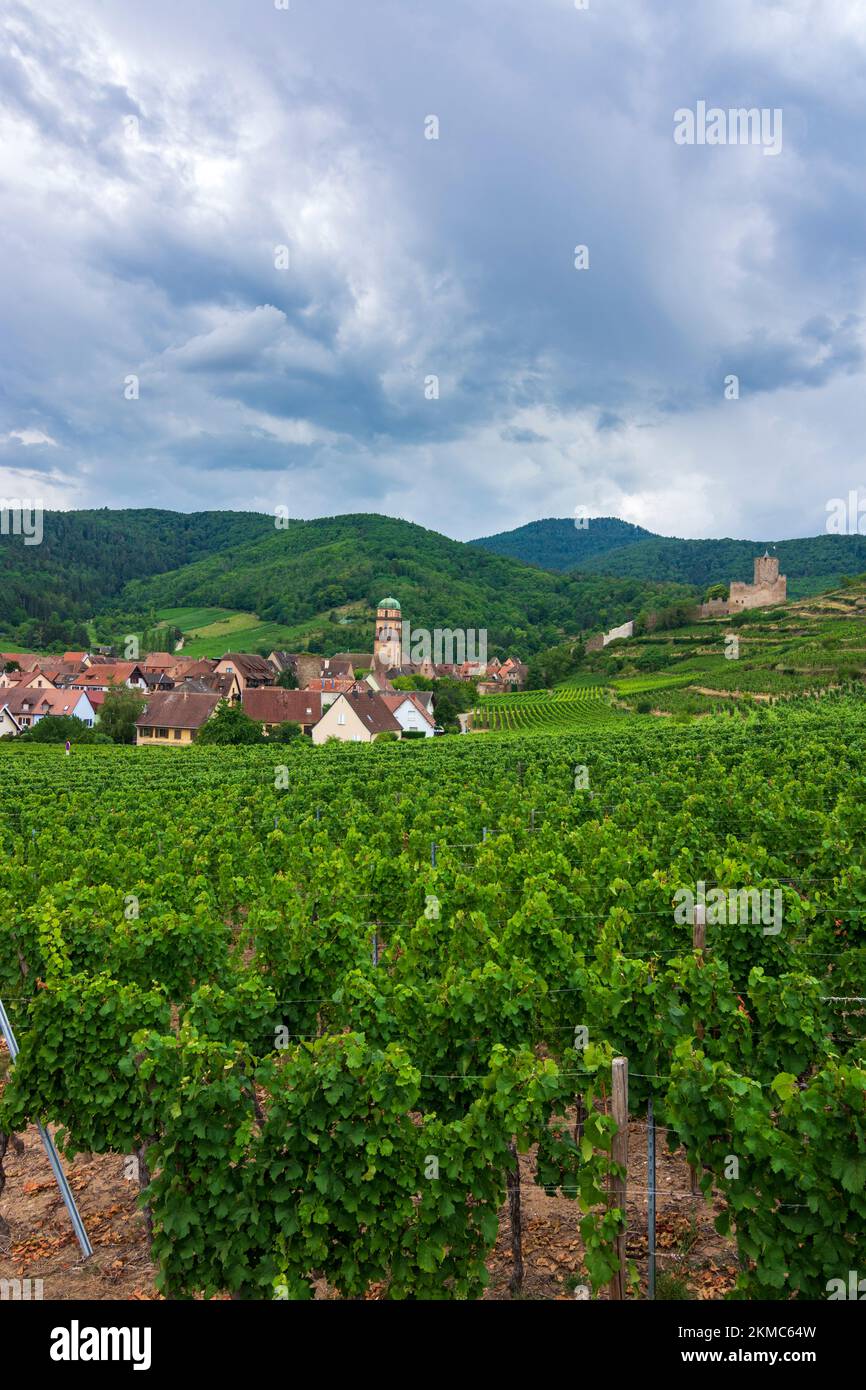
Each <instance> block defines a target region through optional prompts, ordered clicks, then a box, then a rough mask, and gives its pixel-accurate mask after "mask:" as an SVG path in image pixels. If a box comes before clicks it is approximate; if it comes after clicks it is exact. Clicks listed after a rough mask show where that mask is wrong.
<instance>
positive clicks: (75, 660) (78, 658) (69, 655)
mask: <svg viewBox="0 0 866 1390" xmlns="http://www.w3.org/2000/svg"><path fill="white" fill-rule="evenodd" d="M62 661H63V665H64V666H74V667H76V669H78V670H80V669H81V667H82V666H89V665H90V653H89V652H64V653H63V657H62Z"/></svg>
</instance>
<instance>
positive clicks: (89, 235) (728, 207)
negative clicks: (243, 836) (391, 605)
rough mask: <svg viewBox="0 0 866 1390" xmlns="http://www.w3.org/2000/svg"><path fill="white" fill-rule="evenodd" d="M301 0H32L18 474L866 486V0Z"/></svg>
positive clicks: (0, 64)
mask: <svg viewBox="0 0 866 1390" xmlns="http://www.w3.org/2000/svg"><path fill="white" fill-rule="evenodd" d="M282 3H283V0H276V3H275V0H147V3H146V4H137V3H132V0H63V3H55V0H41V3H40V4H39V6H37V7H28V8H25V7H24V6H23V5H20V6H19V5H18V4H17V3H15V0H11V4H10V5H8V6H7V8H6V11H5V13H6V18H5V20H4V35H3V42H2V56H0V196H2V245H3V255H2V258H0V295H2V316H3V321H4V331H3V334H2V341H0V354H2V360H0V495H5V496H7V497H21V498H33V497H37V498H41V499H43V500H44V502H45V504H46V505H50V506H59V507H80V506H161V507H171V508H177V509H180V510H201V509H209V508H221V507H227V508H235V509H256V510H261V511H273V510H274V508H275V507H277V506H287V507H288V508H289V512H290V514H291V515H292V516H298V517H313V516H319V515H330V514H334V513H339V512H346V511H380V512H385V513H388V514H389V515H394V516H403V517H406V518H409V519H411V520H413V521H417V522H420V523H421V524H423V525H425V526H429V527H432V528H433V529H435V530H440V531H444V532H445V533H447V534H449V535H452V536H457V537H460V538H469V537H473V536H477V535H480V534H482V535H483V534H487V533H489V532H491V531H494V530H499V529H504V528H506V527H510V526H514V525H519V524H521V523H523V522H525V521H529V520H532V519H535V518H538V517H544V516H568V515H571V514H573V513H574V511H575V508H580V509H588V511H589V512H590V513H591V514H604V515H610V514H614V515H618V516H621V517H624V518H626V519H628V520H631V521H635V522H639V523H641V524H643V525H646V526H649V527H651V528H652V529H654V530H658V531H662V532H665V533H667V534H676V535H689V536H724V535H736V536H744V537H751V538H754V539H764V538H780V537H783V536H794V535H807V534H816V533H818V532H820V531H822V530H823V529H824V526H825V520H826V514H827V502H828V499H830V498H832V497H834V496H839V495H843V494H847V492H848V490H849V489H851V488H861V487H862V488H866V457H864V454H866V431H864V403H866V391H864V344H866V321H864V247H866V225H864V223H866V217H864V208H866V179H864V172H863V171H864V152H866V5H864V4H863V3H862V0H784V2H783V3H779V4H776V3H772V0H726V2H725V3H724V4H718V3H715V2H714V0H697V2H695V0H692V3H688V4H686V3H683V0H588V7H587V8H585V9H578V8H577V6H576V4H575V0H365V3H358V0H288V5H289V7H288V8H286V9H283V8H277V5H278V4H282ZM699 102H705V103H706V104H707V107H708V108H720V109H721V111H722V112H723V113H727V112H728V111H729V110H731V109H735V108H740V107H747V108H758V109H764V110H766V111H767V112H768V118H769V115H771V113H773V112H781V116H780V117H778V118H773V119H777V120H778V121H780V122H781V126H780V127H779V129H780V130H781V133H782V137H783V138H782V148H781V150H780V151H779V152H778V153H766V152H765V148H764V146H763V145H761V144H740V143H736V142H735V141H734V139H733V134H732V137H731V140H730V141H728V143H724V144H720V143H715V144H710V143H704V144H699V143H694V144H680V143H677V141H676V140H675V139H674V132H675V127H676V122H675V117H674V113H675V112H676V111H678V110H691V111H694V112H695V113H697V111H698V103H699ZM432 117H435V118H436V119H435V121H433V120H431V119H430V118H432ZM696 119H697V117H696ZM437 123H438V132H437V130H436V125H437ZM718 129H719V127H718V126H717V133H718ZM722 129H723V132H724V127H722ZM730 129H731V131H732V132H733V127H732V126H731V127H730ZM437 133H438V139H432V138H427V137H428V136H430V135H434V134H437ZM578 246H584V247H586V248H587V252H586V253H585V254H584V255H578V256H577V257H576V255H575V248H576V247H578ZM576 259H578V260H582V261H585V260H587V259H588V262H589V264H588V268H582V269H577V268H576V266H575V260H576ZM730 377H737V378H738V383H739V395H738V398H729V397H732V395H733V392H734V391H735V389H736V388H735V387H733V386H732V385H730V384H729V385H728V387H727V390H726V384H725V383H726V379H729V378H730ZM434 378H435V379H436V381H434V380H433V379H434ZM437 382H438V397H437ZM136 397H137V398H136Z"/></svg>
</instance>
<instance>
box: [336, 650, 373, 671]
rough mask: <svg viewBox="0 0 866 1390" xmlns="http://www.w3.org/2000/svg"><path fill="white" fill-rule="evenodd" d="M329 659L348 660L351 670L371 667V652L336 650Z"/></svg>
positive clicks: (365, 669) (362, 669)
mask: <svg viewBox="0 0 866 1390" xmlns="http://www.w3.org/2000/svg"><path fill="white" fill-rule="evenodd" d="M331 660H332V661H348V662H349V664H350V665H351V667H352V670H353V671H354V670H358V671H370V670H372V667H373V653H372V652H336V653H335V654H334V655H333V656H332V657H331Z"/></svg>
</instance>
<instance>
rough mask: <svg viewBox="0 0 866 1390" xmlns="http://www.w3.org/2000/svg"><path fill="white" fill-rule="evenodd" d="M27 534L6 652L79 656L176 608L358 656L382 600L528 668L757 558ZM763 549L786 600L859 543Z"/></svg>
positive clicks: (520, 540) (307, 539)
mask: <svg viewBox="0 0 866 1390" xmlns="http://www.w3.org/2000/svg"><path fill="white" fill-rule="evenodd" d="M43 531H44V535H43V541H42V543H41V544H40V545H36V546H25V545H24V543H23V540H22V538H21V537H15V536H8V535H0V641H2V642H3V646H4V649H5V650H12V649H16V650H31V649H35V650H52V649H53V650H57V649H58V648H60V649H62V648H63V647H64V646H74V647H78V646H83V645H86V644H87V642H88V641H89V640H90V639H91V633H92V629H91V630H89V629H88V627H87V626H85V624H87V623H90V622H91V620H94V619H97V620H98V621H99V628H100V632H101V633H102V634H103V635H101V636H98V637H96V639H95V640H108V637H107V636H106V628H108V629H110V633H109V636H110V637H113V635H114V627H112V623H114V626H115V627H116V629H117V631H118V632H130V631H142V630H143V629H144V627H152V626H153V623H154V622H155V621H156V615H157V614H158V613H159V612H161V611H164V610H171V609H174V608H183V607H189V608H220V609H223V610H227V611H229V612H231V611H236V612H243V613H247V614H252V615H255V616H256V617H257V618H258V619H259V620H260V622H261V624H262V630H263V633H264V632H265V631H271V632H274V633H281V634H285V633H291V634H293V635H294V634H299V635H300V640H303V641H304V643H305V645H306V646H307V647H308V648H309V649H318V650H323V651H325V652H330V653H332V652H334V651H337V650H362V649H364V647H365V646H366V645H367V644H368V639H369V634H370V629H371V620H372V612H373V610H374V609H375V606H376V603H377V602H378V600H379V599H380V598H381V597H382V595H383V594H385V593H389V592H395V593H396V594H397V595H398V596H399V597H400V599H401V602H402V603H403V605H404V612H405V614H406V616H407V617H408V618H409V619H410V621H411V622H412V623H413V625H414V626H416V627H427V628H436V627H441V628H449V627H450V628H473V627H474V628H485V629H487V631H488V643H489V646H490V648H491V650H492V651H493V650H498V651H502V650H504V649H510V650H514V651H515V652H516V653H517V654H518V655H521V656H528V655H532V654H533V653H536V652H538V651H541V650H543V649H544V648H547V647H551V646H556V645H557V644H558V643H560V642H562V641H564V640H567V639H569V638H575V637H578V636H580V635H581V634H584V633H586V632H589V631H598V630H599V629H603V628H606V627H610V626H612V625H614V624H616V623H620V622H622V621H624V620H625V619H627V618H632V617H637V616H638V615H639V614H640V613H641V612H642V611H646V610H647V609H649V608H653V607H659V606H663V605H664V604H665V603H669V602H671V601H673V600H676V599H682V598H687V597H693V596H695V595H696V594H698V593H699V592H700V591H701V590H703V589H704V588H706V587H707V585H709V584H712V583H716V582H725V581H728V580H730V579H750V578H751V573H752V559H753V557H754V556H755V555H756V554H760V553H761V552H762V551H763V549H764V544H765V543H760V542H754V541H737V540H731V539H725V540H699V541H694V540H681V539H676V538H670V537H663V536H655V535H653V534H652V533H651V532H647V531H645V530H643V528H641V527H635V526H632V525H630V524H629V523H627V522H622V521H619V520H618V519H617V518H616V517H603V518H595V519H593V520H590V522H589V524H588V525H587V526H586V527H576V526H575V524H574V521H573V520H571V519H556V518H550V519H548V520H546V521H539V522H531V523H529V524H528V525H527V526H524V527H519V528H518V529H517V530H516V531H515V532H510V533H509V532H506V533H502V534H501V535H500V536H493V537H488V538H486V539H485V540H483V541H479V542H478V543H466V542H462V541H455V540H451V539H450V538H449V537H447V536H443V535H441V534H439V533H438V532H436V531H432V530H429V529H427V528H425V527H423V526H419V525H416V524H415V523H413V522H408V521H401V520H397V519H394V518H391V517H385V516H380V515H378V514H376V513H359V514H355V515H347V516H335V517H322V518H318V519H316V520H313V521H289V522H288V523H287V525H286V526H285V527H284V528H283V529H277V527H276V526H275V519H274V517H272V516H268V515H264V514H260V513H256V512H251V513H247V512H199V513H178V512H167V511H160V510H157V509H149V508H146V509H141V510H138V509H126V510H118V511H110V510H108V509H103V510H97V511H79V512H46V513H45V515H44V522H43ZM770 544H772V543H770ZM499 547H501V548H504V549H506V550H509V551H511V552H515V551H519V552H520V553H519V554H517V553H508V554H500V553H499V552H498V548H499ZM774 549H775V552H776V554H778V556H779V559H780V563H781V566H782V570H783V572H785V573H787V574H788V577H789V580H790V581H791V585H790V592H791V595H792V596H796V595H798V594H804V593H806V592H814V591H816V590H819V589H822V588H824V589H826V588H829V587H831V586H832V585H833V584H834V583H836V582H837V580H838V576H839V575H840V574H845V573H848V574H856V573H860V572H863V571H864V570H866V537H862V536H829V535H825V536H817V537H807V538H805V539H803V540H791V541H780V542H778V543H777V544H776V546H775V547H774ZM575 556H577V557H579V565H578V566H577V567H576V568H575V566H574V565H573V564H572V561H573V560H574V558H575ZM545 562H546V563H545ZM798 586H799V587H798ZM115 620H116V622H115ZM263 640H264V639H263ZM316 644H318V646H316Z"/></svg>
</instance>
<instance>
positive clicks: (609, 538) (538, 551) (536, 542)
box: [472, 517, 866, 592]
mask: <svg viewBox="0 0 866 1390" xmlns="http://www.w3.org/2000/svg"><path fill="white" fill-rule="evenodd" d="M472 544H473V545H477V546H483V547H484V548H485V549H487V550H492V551H493V552H494V553H496V554H501V555H515V556H518V557H519V558H520V559H522V560H524V561H526V563H528V564H533V565H537V566H539V567H540V568H541V569H549V570H555V571H559V572H562V571H567V570H570V569H572V568H580V570H581V571H582V572H583V573H586V574H609V575H613V576H616V577H618V578H620V579H623V578H626V577H627V576H628V577H631V578H633V579H647V578H651V579H652V580H653V581H655V582H658V583H662V582H667V583H676V584H690V585H694V586H695V587H697V588H699V589H704V588H706V587H707V586H708V585H710V584H724V583H728V582H729V581H730V580H732V579H739V580H745V581H750V580H751V578H752V568H753V560H754V558H755V556H756V555H762V554H763V553H764V551H765V550H766V549H768V550H769V551H770V552H771V554H775V555H778V557H779V566H780V569H781V571H782V573H783V574H787V576H788V579H789V580H791V581H802V583H800V584H799V585H798V584H796V583H795V584H794V586H793V587H794V591H795V592H796V591H798V590H799V592H806V591H808V589H809V588H810V587H811V588H814V587H816V585H815V584H814V583H812V584H811V585H810V584H808V583H807V582H806V581H819V583H818V585H817V587H823V588H830V587H832V586H833V585H834V584H836V583H837V582H838V579H839V577H840V575H842V574H858V573H861V572H862V571H863V570H866V536H838V535H822V536H804V537H802V538H800V539H795V540H781V541H743V540H734V539H732V538H730V537H724V538H721V539H710V540H688V539H684V538H680V537H676V536H659V535H655V534H653V533H652V532H650V531H644V530H643V529H642V528H641V527H637V526H629V524H628V523H626V522H622V521H618V520H617V518H615V517H593V518H591V519H590V520H589V523H588V525H587V526H586V527H585V528H579V527H576V526H575V523H574V521H573V519H569V518H561V517H560V518H556V517H551V518H548V519H547V520H544V521H534V522H530V523H529V524H528V525H526V526H519V527H517V528H516V530H514V531H504V532H501V533H500V534H499V535H497V536H487V537H484V538H483V539H481V540H477V541H473V542H472Z"/></svg>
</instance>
